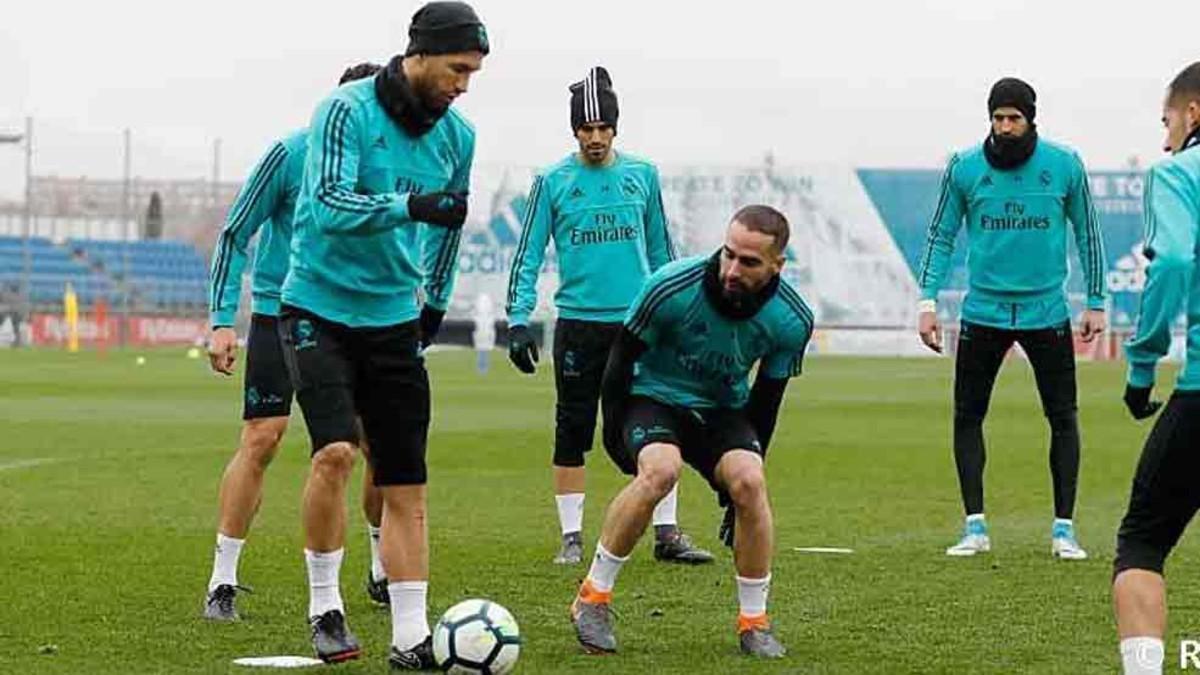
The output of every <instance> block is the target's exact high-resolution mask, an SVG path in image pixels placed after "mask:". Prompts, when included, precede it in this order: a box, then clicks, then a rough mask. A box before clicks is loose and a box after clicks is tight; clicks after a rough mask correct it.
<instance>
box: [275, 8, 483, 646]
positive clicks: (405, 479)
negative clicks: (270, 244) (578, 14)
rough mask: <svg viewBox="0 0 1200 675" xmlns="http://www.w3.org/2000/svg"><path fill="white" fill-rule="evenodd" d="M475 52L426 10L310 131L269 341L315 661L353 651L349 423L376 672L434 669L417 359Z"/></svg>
mask: <svg viewBox="0 0 1200 675" xmlns="http://www.w3.org/2000/svg"><path fill="white" fill-rule="evenodd" d="M488 51H489V47H488V40H487V32H486V31H485V30H484V26H483V24H482V22H481V21H480V20H479V17H478V16H477V15H476V14H475V11H474V10H473V9H471V7H470V6H468V5H466V4H464V3H461V2H431V3H429V4H427V5H425V6H423V7H422V8H421V9H419V10H418V11H417V12H416V14H414V15H413V19H412V24H411V26H410V28H409V44H408V49H407V50H406V52H405V54H404V55H403V56H396V57H395V58H393V59H392V60H391V61H390V62H389V63H388V64H387V66H386V67H384V69H383V70H381V71H380V72H379V74H378V75H377V76H376V77H375V78H374V79H372V80H363V81H360V82H356V83H353V84H350V85H347V86H345V87H342V88H340V89H338V90H337V91H336V92H334V93H333V94H332V95H331V96H329V97H328V98H326V99H325V100H324V101H322V102H321V104H320V105H319V106H318V107H317V110H316V112H315V114H314V115H313V122H312V124H311V126H310V128H311V130H312V132H311V135H310V136H309V144H308V145H309V154H308V162H307V164H306V166H305V171H304V180H303V181H302V184H301V187H300V195H299V198H298V199H297V203H296V218H295V235H294V237H293V239H292V249H291V251H292V257H291V269H290V270H289V272H288V276H287V279H286V280H285V281H284V284H283V308H282V312H281V332H282V336H283V339H284V343H285V356H287V357H288V360H289V362H288V366H289V369H290V371H291V376H292V381H293V383H294V384H295V388H296V398H297V399H298V400H299V402H300V407H301V409H302V410H303V412H304V420H305V422H306V424H307V426H308V433H309V436H310V438H311V441H312V451H313V457H312V464H311V471H310V474H309V478H308V483H307V485H306V486H305V490H304V506H303V520H304V529H305V558H306V562H307V565H308V577H309V589H310V600H309V611H308V616H309V617H310V623H311V626H312V635H313V644H314V647H315V649H316V652H317V654H318V656H319V657H320V658H322V659H323V660H326V661H332V662H336V661H344V660H347V659H352V658H356V657H357V656H358V655H359V651H360V648H359V645H358V641H357V639H355V637H354V635H353V634H352V633H351V632H350V631H349V629H348V628H347V627H346V619H345V609H344V605H343V603H342V597H341V593H340V591H339V587H338V573H339V570H340V567H341V561H342V557H343V548H342V547H343V543H344V540H345V525H346V522H345V521H346V515H345V490H346V483H347V480H348V478H349V474H350V470H351V467H352V464H353V461H354V447H355V444H356V443H357V442H358V436H359V426H358V424H357V423H356V419H355V416H356V413H357V415H359V416H361V418H362V429H363V431H364V432H365V434H366V438H367V443H368V445H369V447H370V449H371V450H370V462H371V466H372V469H373V471H374V477H375V484H376V485H378V486H379V487H380V489H381V492H382V494H383V504H384V506H383V523H382V533H381V536H380V549H381V556H382V559H383V567H384V571H385V573H386V574H387V579H388V595H389V598H390V601H391V616H392V639H391V645H392V648H391V654H390V657H389V662H390V663H391V666H392V667H393V668H398V669H404V670H421V669H432V668H433V667H434V662H433V655H432V648H431V643H430V631H429V622H428V617H427V615H426V611H427V606H426V596H427V593H428V587H429V583H428V579H429V553H428V534H427V529H426V478H427V474H426V466H425V448H426V437H427V433H428V428H429V420H430V393H429V380H428V375H427V373H426V370H425V363H424V360H423V357H422V348H423V347H424V346H425V345H428V344H429V343H430V342H431V341H432V340H433V339H434V336H435V335H436V334H437V331H438V328H439V327H440V325H441V320H442V316H443V315H444V313H445V310H446V307H447V305H448V303H449V300H450V294H451V290H452V288H453V283H454V279H455V274H456V272H457V260H458V243H459V238H460V236H461V228H462V225H463V222H464V221H465V219H466V215H467V199H466V197H467V189H468V184H469V180H470V172H471V162H472V159H473V157H474V152H475V131H474V128H473V127H472V126H471V125H470V123H469V122H467V120H466V119H465V118H463V117H462V115H460V114H459V113H458V112H457V111H455V110H453V109H452V108H451V107H450V106H451V104H452V103H453V102H454V101H455V99H456V98H457V97H458V96H460V95H462V94H463V93H465V92H466V91H467V86H468V84H469V82H470V79H471V76H472V75H473V74H474V73H475V72H477V71H478V70H479V69H480V68H481V67H482V65H483V59H484V57H485V55H486V54H487V53H488ZM421 291H423V292H424V293H423V295H424V306H422V305H421V304H419V301H418V298H419V296H420V295H421Z"/></svg>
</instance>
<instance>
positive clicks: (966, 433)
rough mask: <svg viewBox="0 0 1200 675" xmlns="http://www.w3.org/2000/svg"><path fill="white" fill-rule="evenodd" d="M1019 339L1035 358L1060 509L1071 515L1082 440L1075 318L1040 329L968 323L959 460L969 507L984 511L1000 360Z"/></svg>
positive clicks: (957, 377) (957, 427) (957, 388)
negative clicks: (986, 435) (986, 423)
mask: <svg viewBox="0 0 1200 675" xmlns="http://www.w3.org/2000/svg"><path fill="white" fill-rule="evenodd" d="M1014 343H1016V344H1019V345H1021V348H1022V349H1024V350H1025V354H1026V355H1027V356H1028V357H1029V363H1030V365H1031V366H1032V367H1033V374H1034V378H1035V379H1036V380H1037V388H1038V394H1039V395H1040V396H1041V399H1042V411H1043V413H1045V415H1046V419H1047V421H1048V422H1049V424H1050V475H1051V478H1052V480H1053V485H1054V514H1055V516H1056V517H1058V518H1070V517H1071V515H1072V513H1073V512H1074V510H1075V489H1076V485H1077V484H1078V480H1079V446H1080V441H1079V423H1078V420H1077V418H1076V401H1077V393H1076V386H1075V347H1074V338H1073V337H1072V335H1071V325H1070V324H1069V323H1064V324H1062V325H1061V326H1057V327H1054V328H1044V329H1040V330H1006V329H1001V328H992V327H989V326H980V325H977V324H972V323H967V322H963V325H962V332H961V333H960V334H959V337H958V356H957V359H956V362H955V373H954V460H955V464H956V465H957V467H958V482H959V488H960V489H961V490H962V500H963V508H964V509H965V510H966V512H967V514H968V515H970V514H973V513H983V468H984V465H985V464H986V462H987V454H986V451H985V449H984V443H983V420H984V418H985V417H987V411H988V404H989V403H990V402H991V398H992V388H993V386H994V385H995V383H996V375H997V374H998V373H999V372H1000V365H1001V364H1002V363H1003V362H1004V356H1005V354H1007V353H1008V350H1009V349H1010V348H1011V347H1012V346H1013V344H1014Z"/></svg>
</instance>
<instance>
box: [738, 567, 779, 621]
mask: <svg viewBox="0 0 1200 675" xmlns="http://www.w3.org/2000/svg"><path fill="white" fill-rule="evenodd" d="M734 578H735V579H737V589H738V611H739V612H740V613H741V614H742V616H762V615H763V614H766V613H767V593H768V592H769V591H770V590H771V575H770V574H768V575H767V576H765V577H763V578H762V579H747V578H746V577H734Z"/></svg>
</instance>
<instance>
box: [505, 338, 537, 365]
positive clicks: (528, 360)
mask: <svg viewBox="0 0 1200 675" xmlns="http://www.w3.org/2000/svg"><path fill="white" fill-rule="evenodd" d="M508 360H509V361H512V363H513V365H514V366H516V367H517V370H519V371H521V372H522V373H526V374H530V375H532V374H533V371H535V370H537V366H535V365H534V364H536V363H537V362H538V346H537V342H535V341H534V339H533V333H530V332H529V326H509V328H508Z"/></svg>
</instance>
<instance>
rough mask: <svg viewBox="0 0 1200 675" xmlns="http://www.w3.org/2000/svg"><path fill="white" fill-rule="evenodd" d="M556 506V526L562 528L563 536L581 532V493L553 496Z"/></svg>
mask: <svg viewBox="0 0 1200 675" xmlns="http://www.w3.org/2000/svg"><path fill="white" fill-rule="evenodd" d="M554 502H555V504H557V505H558V524H559V525H560V526H562V533H563V534H570V533H572V532H580V531H582V530H583V493H582V492H571V493H569V494H565V495H554Z"/></svg>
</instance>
